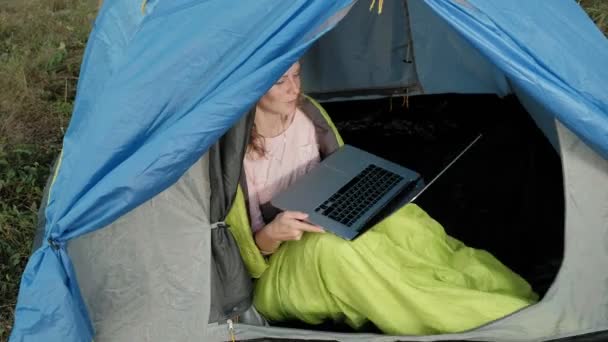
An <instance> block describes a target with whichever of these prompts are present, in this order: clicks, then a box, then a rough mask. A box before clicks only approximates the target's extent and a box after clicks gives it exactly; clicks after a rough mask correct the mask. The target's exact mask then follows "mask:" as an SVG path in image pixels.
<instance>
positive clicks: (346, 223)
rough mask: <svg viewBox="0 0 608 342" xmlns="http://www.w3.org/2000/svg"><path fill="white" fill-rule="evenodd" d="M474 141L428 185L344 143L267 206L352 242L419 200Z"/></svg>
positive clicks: (417, 175) (412, 172)
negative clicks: (290, 212)
mask: <svg viewBox="0 0 608 342" xmlns="http://www.w3.org/2000/svg"><path fill="white" fill-rule="evenodd" d="M479 138H481V135H479V136H478V137H477V138H476V139H475V140H474V141H473V142H471V143H470V144H469V145H468V146H467V147H466V148H465V149H464V150H463V151H462V152H461V153H460V154H459V155H458V156H456V157H455V158H454V159H453V160H452V161H451V162H450V163H449V164H448V165H447V166H446V167H445V168H444V169H443V170H442V171H441V172H440V173H439V174H437V176H435V178H433V180H432V181H431V182H429V183H428V184H427V185H425V184H424V181H423V179H422V177H421V176H420V174H418V173H417V172H415V171H413V170H410V169H408V168H405V167H403V166H400V165H398V164H395V163H393V162H390V161H388V160H386V159H383V158H381V157H378V156H376V155H373V154H371V153H368V152H365V151H363V150H360V149H358V148H356V147H353V146H350V145H344V146H342V147H340V148H339V149H338V150H337V151H336V152H334V153H333V154H331V155H330V156H329V157H327V158H325V159H324V160H323V161H322V162H321V163H320V164H319V165H318V166H317V167H315V168H314V169H313V170H311V171H310V172H309V173H307V174H306V175H304V176H302V177H300V178H299V179H298V180H296V181H295V182H294V183H293V184H292V185H290V186H289V187H288V188H287V189H285V190H283V191H282V192H280V193H279V194H277V195H276V196H275V197H274V198H273V199H272V200H271V203H270V204H271V205H272V207H274V208H276V209H279V210H293V211H301V212H305V213H307V214H308V221H309V222H311V223H313V224H316V225H319V226H321V227H323V228H325V229H326V230H328V231H331V232H333V233H334V234H336V235H338V236H340V237H342V238H344V239H347V240H352V239H354V238H355V237H357V236H359V235H360V234H362V233H363V232H364V231H366V230H367V229H368V228H371V227H372V226H373V225H375V224H376V223H378V222H380V221H381V220H382V219H384V218H385V217H386V216H388V215H390V214H391V213H393V212H394V211H395V210H397V209H399V208H400V207H402V206H403V205H405V204H407V203H409V202H412V201H413V200H415V199H416V198H417V197H418V196H420V194H422V192H424V191H425V190H426V189H427V188H428V187H429V186H430V185H431V184H432V183H434V182H435V180H436V179H437V178H439V177H440V176H441V175H442V174H443V173H444V172H445V171H446V170H447V169H448V168H450V167H451V166H452V165H453V164H454V162H456V160H458V159H459V158H460V157H461V156H462V155H463V154H464V153H465V152H466V151H467V150H468V149H469V148H471V146H473V144H475V143H476V142H477V141H478V140H479Z"/></svg>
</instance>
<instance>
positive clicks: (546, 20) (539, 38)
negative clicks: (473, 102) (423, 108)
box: [425, 0, 608, 158]
mask: <svg viewBox="0 0 608 342" xmlns="http://www.w3.org/2000/svg"><path fill="white" fill-rule="evenodd" d="M425 2H426V3H427V4H428V5H429V6H430V7H431V8H432V9H433V10H434V11H435V12H436V13H437V14H439V15H440V16H441V17H442V18H443V19H445V20H446V22H448V24H450V25H451V27H452V28H453V29H454V30H456V31H457V32H459V33H460V34H461V35H462V36H463V37H464V38H465V39H466V40H467V41H468V42H470V43H471V45H472V46H474V47H475V48H476V49H477V50H478V51H479V52H480V53H481V54H483V55H484V56H485V57H486V58H488V60H490V61H491V62H492V63H493V64H494V65H496V66H497V67H498V68H499V69H500V70H501V71H502V72H503V73H504V74H505V75H506V76H507V78H508V79H509V80H510V82H513V83H514V84H515V85H516V86H517V87H518V88H520V89H523V91H525V92H526V93H527V94H528V95H529V96H530V97H532V98H534V99H536V100H537V102H538V103H540V104H541V105H542V106H543V107H544V108H543V109H544V110H545V111H547V112H548V113H550V115H551V116H553V117H555V118H557V119H558V120H559V121H561V122H562V123H563V124H564V125H565V126H566V127H568V128H569V129H571V130H572V131H573V132H574V133H576V134H577V135H578V136H579V137H580V138H581V139H582V140H583V141H584V142H586V143H587V144H589V145H590V146H591V147H592V148H593V149H594V150H596V151H597V152H598V153H599V154H600V155H602V156H603V157H605V158H608V92H606V91H605V89H606V86H608V68H606V64H607V63H608V40H606V38H605V37H604V35H603V34H602V33H601V32H600V31H599V30H598V28H597V27H596V26H595V25H594V24H593V22H592V21H591V20H589V17H588V16H587V14H586V13H585V12H584V11H583V10H582V8H581V7H580V6H579V5H578V4H577V3H576V2H575V1H571V0H557V1H552V2H551V4H550V5H547V3H545V2H541V1H527V0H513V1H483V0H455V1H452V0H425ZM589 47H593V49H594V51H592V52H590V51H589ZM437 77H441V76H440V75H437Z"/></svg>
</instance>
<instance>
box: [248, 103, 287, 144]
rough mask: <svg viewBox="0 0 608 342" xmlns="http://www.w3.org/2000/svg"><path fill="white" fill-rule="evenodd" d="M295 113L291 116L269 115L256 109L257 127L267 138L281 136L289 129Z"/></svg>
mask: <svg viewBox="0 0 608 342" xmlns="http://www.w3.org/2000/svg"><path fill="white" fill-rule="evenodd" d="M294 115H295V111H294V112H293V113H290V114H279V113H269V112H265V111H263V110H261V109H260V108H256V113H255V126H256V128H257V130H258V133H259V134H260V135H262V136H263V137H265V138H273V137H276V136H279V135H281V134H282V133H283V132H285V131H286V130H287V128H289V125H290V124H291V121H292V120H293V117H294Z"/></svg>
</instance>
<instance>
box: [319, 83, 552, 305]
mask: <svg viewBox="0 0 608 342" xmlns="http://www.w3.org/2000/svg"><path fill="white" fill-rule="evenodd" d="M391 102H392V103H391ZM324 107H325V108H326V109H327V111H328V113H329V114H330V115H331V116H332V118H333V120H334V122H335V123H336V126H337V127H338V129H339V131H340V133H341V134H342V137H343V138H344V141H345V142H346V143H349V144H351V145H354V146H357V147H360V148H362V149H365V150H367V151H370V152H372V153H376V154H378V155H380V156H383V157H385V158H387V159H389V160H392V161H394V162H397V163H399V164H401V165H403V166H406V167H409V168H412V169H414V170H416V171H418V172H420V173H421V174H422V175H423V177H424V178H425V179H426V180H430V179H432V178H433V177H434V176H435V175H436V174H437V173H438V172H439V171H440V170H441V169H442V168H443V167H444V166H445V165H447V164H448V163H449V161H450V160H451V159H452V158H453V157H454V156H456V154H458V153H459V152H460V151H461V150H462V149H463V148H464V146H466V145H467V144H468V143H469V142H471V141H472V140H473V139H474V138H475V137H476V136H477V135H478V134H479V133H482V134H483V137H482V139H481V140H479V141H478V142H477V144H476V145H475V146H474V147H473V148H472V149H471V150H470V151H469V152H467V154H466V155H464V156H463V157H462V158H461V159H460V160H459V161H458V162H457V163H456V164H454V165H453V166H452V168H451V169H450V170H449V171H448V172H446V173H445V174H444V175H443V176H442V177H441V178H440V179H438V181H437V182H436V183H435V184H434V185H433V186H432V187H431V188H429V189H428V190H427V191H426V192H425V193H424V194H423V195H422V196H421V197H420V198H419V199H418V200H417V203H418V204H419V205H420V206H421V207H422V208H423V209H425V210H426V211H427V212H428V213H429V214H430V215H431V216H432V217H434V218H435V219H436V220H437V221H439V222H440V223H441V224H442V225H443V226H444V227H445V229H446V231H447V233H448V234H450V235H451V236H453V237H456V238H458V239H460V240H461V241H463V242H464V243H466V244H467V245H469V246H471V247H475V248H481V249H485V250H487V251H489V252H491V253H492V254H494V255H495V256H496V257H497V258H498V259H499V260H501V261H502V262H503V263H504V264H506V265H507V266H509V267H510V268H511V269H513V270H514V271H515V272H517V273H519V274H520V275H522V276H523V277H524V278H525V279H526V280H528V282H530V284H531V285H532V287H533V288H534V290H535V291H536V292H537V293H538V294H539V295H540V296H543V295H544V294H545V292H546V291H547V289H548V288H549V286H550V285H551V283H552V282H553V280H554V279H555V276H556V275H557V272H558V270H559V268H560V265H561V261H562V258H563V249H564V247H563V246H564V192H563V176H562V167H561V162H560V158H559V155H558V153H557V152H556V150H555V149H554V148H553V146H552V145H551V144H550V143H549V141H548V140H547V138H546V137H545V136H544V135H543V133H542V132H541V130H540V129H538V128H537V126H536V125H535V123H534V121H533V120H532V119H531V117H530V116H529V115H528V113H527V112H526V111H525V109H524V108H523V107H522V106H521V105H520V104H519V102H518V100H517V98H516V97H514V96H510V97H507V98H504V99H500V98H498V97H496V96H494V95H424V96H415V97H411V98H409V99H408V98H401V97H400V98H397V97H395V98H393V99H392V100H389V99H380V100H365V101H349V102H331V103H325V104H324Z"/></svg>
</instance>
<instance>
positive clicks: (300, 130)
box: [244, 109, 320, 232]
mask: <svg viewBox="0 0 608 342" xmlns="http://www.w3.org/2000/svg"><path fill="white" fill-rule="evenodd" d="M264 146H265V148H266V154H265V156H264V157H256V158H252V157H251V155H249V154H248V155H247V156H246V157H245V160H244V167H245V176H246V179H247V190H248V199H249V218H250V222H251V229H252V230H253V232H257V231H258V230H260V229H261V228H263V227H264V226H265V225H266V224H267V223H268V222H264V219H263V217H262V212H261V209H260V205H261V204H264V203H267V202H269V201H270V200H271V199H272V197H273V196H274V195H276V194H277V193H279V192H280V191H281V190H283V189H285V188H287V187H288V186H289V185H290V184H291V183H292V182H293V181H294V180H295V179H297V178H298V177H300V176H301V175H303V174H305V173H307V172H308V171H310V170H311V169H312V168H313V167H314V166H315V165H317V164H318V163H319V160H320V155H319V145H318V143H317V139H316V135H315V127H314V125H313V123H312V121H310V119H309V118H308V117H307V116H306V114H304V113H302V112H301V111H300V110H299V109H298V110H296V113H295V116H294V118H293V120H292V122H291V124H290V125H289V127H288V128H287V129H286V130H285V131H284V132H283V133H281V134H280V135H278V136H276V137H272V138H264Z"/></svg>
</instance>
